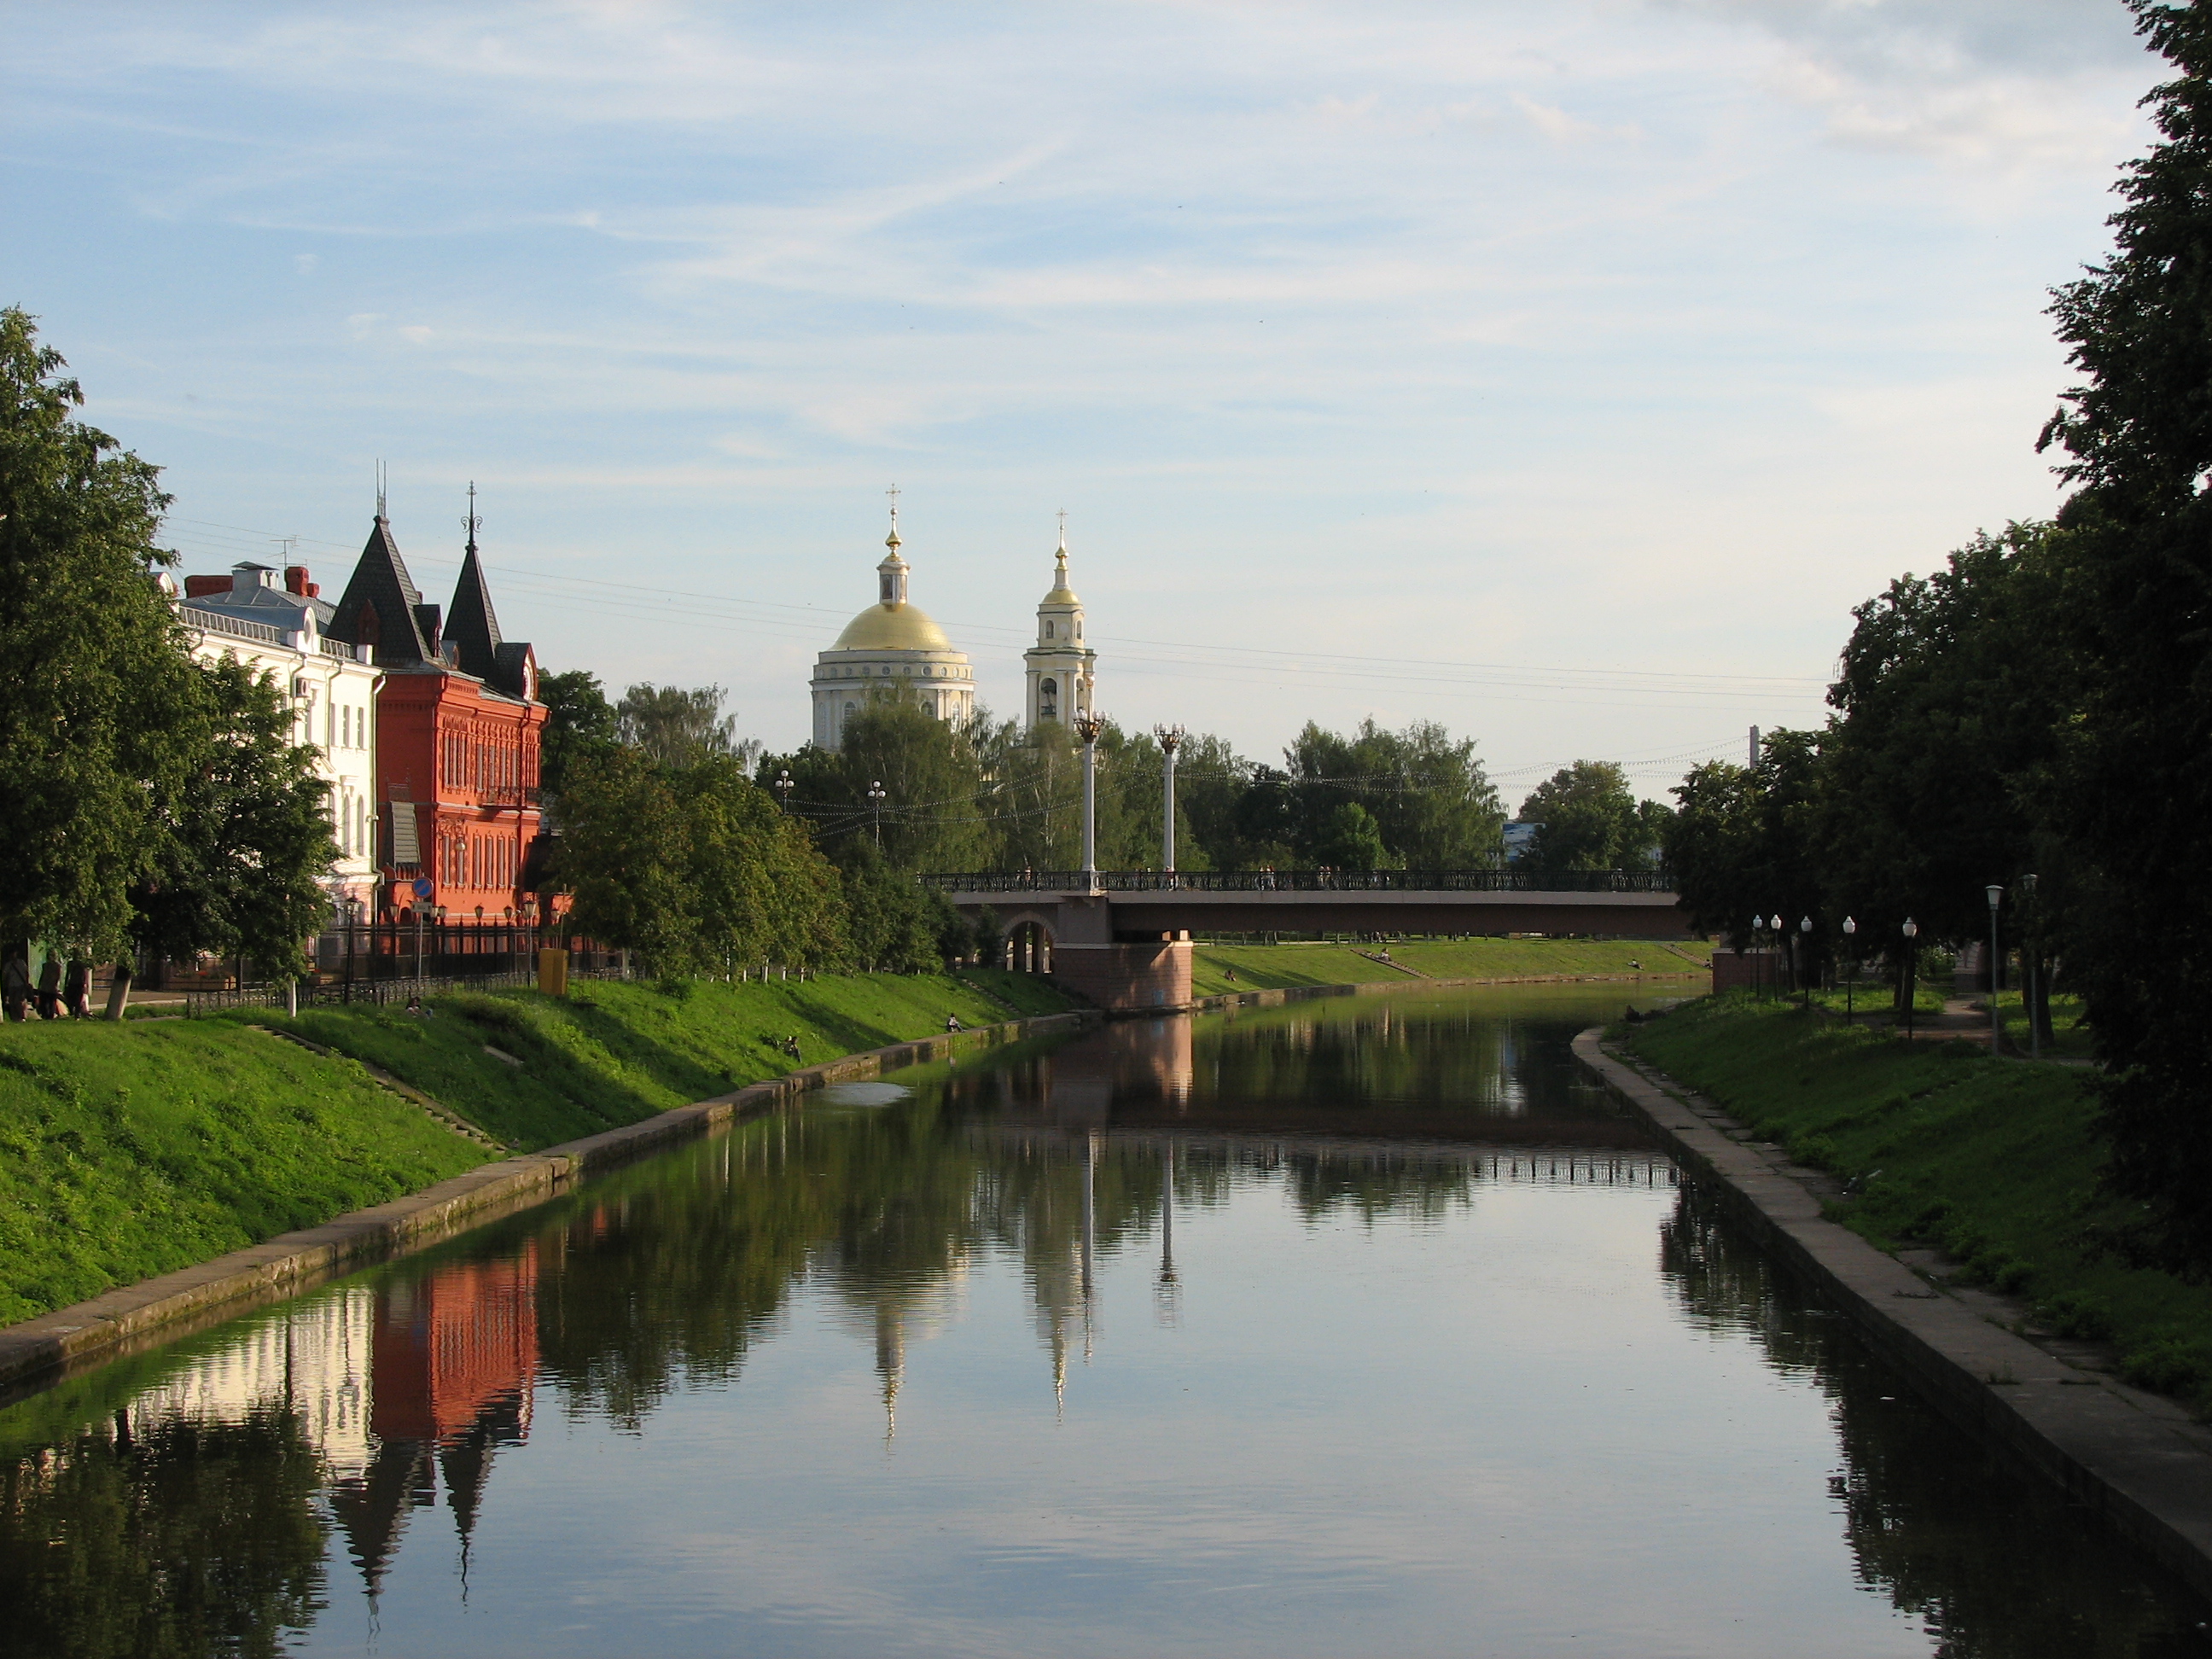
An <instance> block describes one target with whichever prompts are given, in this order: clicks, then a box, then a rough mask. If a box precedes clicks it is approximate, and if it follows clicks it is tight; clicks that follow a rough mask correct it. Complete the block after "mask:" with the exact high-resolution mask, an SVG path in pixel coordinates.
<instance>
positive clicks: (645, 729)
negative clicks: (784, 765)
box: [615, 681, 758, 766]
mask: <svg viewBox="0 0 2212 1659" xmlns="http://www.w3.org/2000/svg"><path fill="white" fill-rule="evenodd" d="M725 695H726V694H725V693H724V691H723V690H722V688H721V687H720V686H719V685H700V686H693V687H691V688H690V689H688V690H687V689H685V688H684V687H682V686H675V685H654V684H652V683H651V682H650V681H648V682H646V683H645V684H639V685H633V686H631V687H630V688H629V690H627V691H625V692H623V695H622V701H621V702H618V703H617V704H616V705H615V726H616V732H617V737H618V738H619V739H620V741H622V742H623V743H626V744H629V746H630V747H631V748H633V749H641V750H644V751H645V752H646V753H647V755H649V756H651V757H653V759H654V760H656V761H658V762H659V763H660V764H662V765H663V766H689V765H690V764H691V763H693V762H695V761H701V760H706V759H708V758H709V757H713V756H716V755H732V756H735V757H737V758H738V760H740V761H742V762H744V763H750V762H751V760H752V758H753V757H754V755H755V754H757V752H758V750H757V745H755V744H751V743H750V742H744V741H740V740H739V738H738V717H737V716H736V715H734V714H724V713H723V712H722V701H723V698H724V696H725Z"/></svg>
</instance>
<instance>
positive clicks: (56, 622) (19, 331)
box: [0, 308, 200, 957]
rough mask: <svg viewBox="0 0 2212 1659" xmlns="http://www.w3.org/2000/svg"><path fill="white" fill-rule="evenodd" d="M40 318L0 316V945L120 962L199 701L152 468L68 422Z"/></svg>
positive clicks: (176, 791)
mask: <svg viewBox="0 0 2212 1659" xmlns="http://www.w3.org/2000/svg"><path fill="white" fill-rule="evenodd" d="M64 366H65V365H64V362H63V361H62V358H61V356H60V354H59V353H58V352H56V351H55V350H54V349H52V348H51V347H46V346H41V345H40V343H39V341H38V335H37V331H36V329H35V328H34V327H33V323H32V319H31V318H30V317H29V316H28V315H27V314H26V313H24V312H22V311H21V310H19V309H15V308H9V309H8V310H4V311H0V708H5V709H6V710H7V718H6V720H4V721H0V843H4V844H5V845H6V847H7V848H8V856H7V857H6V859H4V860H0V938H6V939H17V940H20V939H58V940H67V941H70V942H72V943H74V944H76V945H79V946H80V947H82V948H84V949H86V950H88V951H90V952H92V953H94V954H97V955H99V956H101V957H116V956H119V955H121V954H122V952H123V951H124V948H125V941H126V939H128V937H129V934H130V931H131V921H132V916H133V911H132V906H131V894H132V892H133V890H135V889H137V888H138V887H140V886H142V885H143V884H145V883H147V882H149V881H151V880H153V879H155V875H156V870H157V864H156V855H157V848H158V845H159V843H160V841H161V834H160V829H159V827H158V826H159V821H160V820H161V819H162V818H164V817H166V816H167V815H168V814H169V813H171V812H172V811H173V810H174V807H175V805H176V803H177V802H178V801H179V799H180V797H181V794H182V792H183V788H184V785H185V780H186V779H187V777H188V776H190V775H191V772H192V770H193V769H194V766H193V760H194V757H192V756H191V754H190V753H188V752H187V749H188V745H187V744H184V743H182V742H179V740H178V738H177V733H178V732H179V728H180V727H182V726H186V725H189V724H192V723H193V721H192V720H191V716H192V714H194V712H195V711H196V710H197V707H198V704H199V702H200V697H199V693H198V688H197V683H196V677H195V676H194V674H193V672H192V669H191V659H190V658H189V657H188V655H187V654H186V652H185V643H184V638H183V635H182V632H181V630H180V629H179V625H178V623H177V620H176V617H175V614H174V612H173V610H172V608H171V606H170V605H169V603H168V599H167V595H166V594H165V593H164V592H162V591H161V586H160V585H159V583H158V582H157V580H156V571H157V569H158V568H159V567H161V566H163V565H167V564H169V563H172V562H174V555H173V554H170V553H167V552H165V551H163V550H161V549H159V548H157V547H156V546H155V542H154V537H155V532H156V531H157V530H158V528H159V526H160V522H161V513H162V511H163V509H164V508H166V507H167V505H168V497H167V496H166V495H163V494H162V493H161V489H159V488H158V486H157V483H156V480H157V477H158V473H157V470H156V469H155V468H154V467H153V466H151V465H148V464H147V463H146V462H144V461H143V460H141V459H138V457H137V456H136V455H134V454H131V453H129V452H128V451H126V450H123V449H121V448H120V447H118V445H117V443H116V441H115V440H114V439H113V438H111V437H110V436H108V435H106V433H104V432H101V431H99V430H98V429H96V428H93V427H91V426H88V425H86V424H84V423H83V422H80V421H77V420H75V419H73V418H71V411H72V410H75V409H76V408H77V407H79V406H80V405H81V404H82V403H83V401H84V395H83V393H82V391H81V390H80V389H79V387H78V386H77V383H76V381H75V380H70V379H67V378H64V376H63V375H62V374H61V373H60V371H61V370H62V369H63V368H64Z"/></svg>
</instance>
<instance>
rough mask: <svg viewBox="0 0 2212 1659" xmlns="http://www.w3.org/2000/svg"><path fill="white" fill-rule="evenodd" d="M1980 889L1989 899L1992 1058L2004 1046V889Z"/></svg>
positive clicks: (1993, 885)
mask: <svg viewBox="0 0 2212 1659" xmlns="http://www.w3.org/2000/svg"><path fill="white" fill-rule="evenodd" d="M1982 891H1983V892H1984V893H1986V894H1987V895H1988V896H1989V901H1990V1059H1992V1060H1994V1059H1996V1055H1997V1051H1998V1050H1999V1049H2000V1048H2002V1047H2003V1046H2004V1016H2003V1015H2002V1013H2000V1012H1998V1009H1997V987H1998V985H1999V984H2000V983H2001V982H2002V980H2003V975H2002V972H2001V971H2000V964H1999V962H1998V958H1997V906H1999V905H2000V904H2002V903H2003V902H2004V889H2003V888H2002V887H2000V886H1998V885H1997V884H1996V883H1995V882H1991V883H1990V884H1989V885H1988V886H1987V887H1984V889H1982ZM2029 1018H2034V1016H2033V1014H2031V1015H2030V1016H2029Z"/></svg>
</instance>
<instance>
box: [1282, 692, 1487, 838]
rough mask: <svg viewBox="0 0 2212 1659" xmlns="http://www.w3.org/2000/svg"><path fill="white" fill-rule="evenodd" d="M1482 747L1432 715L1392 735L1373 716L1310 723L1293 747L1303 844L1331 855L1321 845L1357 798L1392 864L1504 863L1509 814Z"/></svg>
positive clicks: (1287, 756)
mask: <svg viewBox="0 0 2212 1659" xmlns="http://www.w3.org/2000/svg"><path fill="white" fill-rule="evenodd" d="M1474 750H1475V745H1474V739H1472V738H1453V737H1452V735H1451V734H1450V733H1449V732H1447V731H1446V730H1445V729H1444V728H1443V726H1438V725H1437V724H1436V723H1435V722H1434V721H1431V720H1417V721H1415V722H1414V723H1413V725H1411V726H1407V727H1406V729H1405V730H1404V731H1402V732H1391V731H1387V730H1385V729H1384V728H1383V727H1382V726H1377V725H1376V723H1375V722H1374V720H1363V721H1362V722H1361V723H1360V724H1359V726H1358V727H1357V728H1356V729H1355V730H1353V731H1352V732H1350V733H1349V734H1344V735H1340V734H1339V733H1337V732H1325V731H1323V730H1322V728H1321V727H1320V726H1317V725H1316V724H1315V723H1314V722H1312V721H1310V720H1309V721H1308V722H1307V723H1306V725H1305V727H1304V730H1303V731H1301V732H1299V733H1298V735H1297V738H1296V739H1295V740H1294V741H1293V742H1292V743H1291V746H1290V747H1289V748H1288V749H1286V750H1284V760H1285V763H1286V764H1287V766H1288V768H1289V773H1290V776H1291V779H1292V780H1293V781H1294V787H1295V790H1296V793H1297V799H1298V820H1299V827H1298V830H1297V842H1298V846H1299V849H1300V851H1301V852H1302V853H1304V854H1307V855H1308V856H1310V857H1311V858H1313V859H1314V860H1316V861H1317V862H1322V863H1328V862H1331V861H1332V860H1327V859H1323V858H1322V857H1321V854H1320V844H1321V842H1322V841H1323V840H1324V839H1326V838H1328V836H1331V835H1333V834H1334V828H1333V826H1334V824H1335V823H1337V821H1338V816H1339V815H1338V813H1337V810H1336V809H1337V807H1338V806H1339V805H1340V804H1342V803H1343V802H1345V801H1346V800H1352V801H1356V802H1358V805H1360V806H1361V807H1362V808H1363V810H1364V811H1366V812H1367V813H1368V815H1369V817H1370V818H1371V819H1372V820H1373V821H1374V822H1375V823H1376V825H1377V826H1378V828H1379V829H1380V832H1381V834H1382V836H1383V842H1384V845H1385V848H1386V851H1385V853H1384V854H1383V857H1384V860H1385V861H1387V862H1389V863H1392V864H1395V865H1397V866H1401V867H1403V868H1407V869H1423V870H1463V869H1468V868H1471V867H1477V866H1486V865H1489V864H1492V863H1495V862H1496V861H1497V860H1498V855H1499V853H1500V850H1501V843H1500V832H1501V829H1502V827H1503V825H1504V818H1505V814H1504V811H1503V809H1502V808H1501V807H1500V806H1499V805H1498V791H1497V790H1496V789H1495V788H1494V787H1492V784H1491V782H1490V780H1489V777H1488V776H1487V775H1486V774H1485V772H1484V770H1483V767H1482V763H1481V762H1480V760H1478V759H1477V758H1476V757H1475V752H1474Z"/></svg>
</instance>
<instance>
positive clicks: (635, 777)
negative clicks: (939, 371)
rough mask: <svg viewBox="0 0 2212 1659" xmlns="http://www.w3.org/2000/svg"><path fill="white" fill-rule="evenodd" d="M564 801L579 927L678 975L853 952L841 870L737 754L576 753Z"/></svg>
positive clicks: (565, 859) (569, 878)
mask: <svg viewBox="0 0 2212 1659" xmlns="http://www.w3.org/2000/svg"><path fill="white" fill-rule="evenodd" d="M566 799H567V803H568V805H567V811H566V813H565V816H564V821H563V833H562V855H561V869H562V878H563V879H564V881H565V882H566V883H567V884H568V890H569V891H570V893H571V895H572V896H573V897H572V908H571V909H570V912H569V919H570V921H571V923H572V925H573V926H574V927H576V928H577V929H578V930H579V931H580V932H582V933H587V934H589V935H591V936H592V937H593V938H595V939H600V940H603V941H604V942H605V943H606V944H609V945H614V946H617V947H618V948H621V949H624V950H631V951H636V952H638V953H639V955H640V956H641V957H643V958H644V960H645V963H646V965H647V967H648V968H649V969H651V971H653V972H654V973H657V974H663V975H671V976H673V975H686V974H712V975H721V974H727V973H730V972H732V971H735V970H737V969H742V968H744V967H746V966H748V965H750V964H751V963H760V962H775V963H783V964H786V965H788V966H794V967H796V966H804V965H811V964H814V963H828V962H837V961H842V960H844V959H845V958H846V957H847V955H848V939H847V938H846V934H845V925H844V923H845V918H844V911H843V907H842V898H841V891H840V884H839V882H838V878H837V874H836V871H835V870H833V869H832V868H831V867H830V866H829V862H828V861H827V860H825V859H823V857H822V855H821V854H820V853H818V852H817V850H816V849H815V848H814V846H813V843H812V842H811V839H810V838H809V837H808V836H807V835H806V833H805V830H804V829H803V828H802V827H801V826H800V825H799V824H798V823H794V822H793V820H792V819H791V818H790V817H787V815H786V814H785V813H784V812H783V811H781V809H780V808H779V807H778V806H777V805H775V802H774V801H772V800H770V799H769V798H768V796H767V795H766V794H765V793H763V791H762V790H760V789H759V788H758V787H757V786H755V785H754V784H753V783H752V782H751V781H750V780H749V779H747V778H746V777H745V775H744V772H743V770H742V769H740V768H739V767H738V763H737V762H736V760H735V759H734V758H733V757H729V756H717V757H709V758H708V759H706V760H702V761H700V762H697V763H695V764H693V765H690V766H687V767H664V766H658V765H656V764H654V763H653V761H652V760H651V759H650V758H649V757H647V756H646V755H645V754H644V753H642V752H641V750H635V749H630V748H626V747H617V748H615V749H612V750H608V751H606V752H605V753H599V754H592V755H587V756H585V757H581V758H580V759H578V760H577V761H576V762H575V763H574V766H573V767H572V769H571V771H570V774H569V787H568V795H567V798H566Z"/></svg>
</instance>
